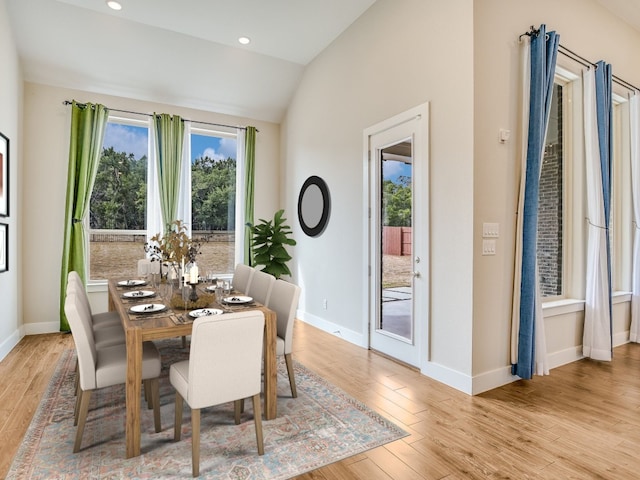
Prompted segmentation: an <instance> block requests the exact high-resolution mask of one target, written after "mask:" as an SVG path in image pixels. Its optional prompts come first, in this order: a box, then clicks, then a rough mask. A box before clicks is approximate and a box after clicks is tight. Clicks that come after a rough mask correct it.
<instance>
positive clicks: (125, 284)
mask: <svg viewBox="0 0 640 480" xmlns="http://www.w3.org/2000/svg"><path fill="white" fill-rule="evenodd" d="M146 284H147V282H145V281H144V280H122V281H120V282H118V285H120V286H121V287H139V286H141V285H146Z"/></svg>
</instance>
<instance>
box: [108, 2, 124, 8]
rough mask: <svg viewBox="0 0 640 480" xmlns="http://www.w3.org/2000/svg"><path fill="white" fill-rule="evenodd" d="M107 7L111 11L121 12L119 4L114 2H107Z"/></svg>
mask: <svg viewBox="0 0 640 480" xmlns="http://www.w3.org/2000/svg"><path fill="white" fill-rule="evenodd" d="M107 5H108V6H109V8H111V9H112V10H122V5H121V4H120V2H116V0H107Z"/></svg>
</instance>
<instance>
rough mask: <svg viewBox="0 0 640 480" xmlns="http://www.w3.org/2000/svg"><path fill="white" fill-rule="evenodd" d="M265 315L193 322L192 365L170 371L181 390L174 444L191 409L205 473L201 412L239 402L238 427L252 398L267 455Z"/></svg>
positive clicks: (195, 460) (194, 457)
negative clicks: (264, 425) (243, 408)
mask: <svg viewBox="0 0 640 480" xmlns="http://www.w3.org/2000/svg"><path fill="white" fill-rule="evenodd" d="M263 337H264V314H263V313H262V312H261V311H259V310H252V311H247V312H237V313H229V314H224V315H215V316H210V317H200V318H198V319H196V320H195V321H194V322H193V330H192V332H191V350H190V352H189V360H184V361H182V362H177V363H174V364H173V365H171V368H170V369H169V380H170V381H171V384H172V385H173V386H174V388H175V389H176V408H175V425H174V439H175V440H176V441H178V440H180V435H181V430H182V409H183V402H184V401H186V402H187V404H188V405H189V406H190V407H191V436H192V439H191V462H192V473H193V476H194V477H197V476H198V475H199V474H200V409H201V408H205V407H210V406H214V405H220V404H222V403H227V402H231V401H233V402H234V417H235V423H236V425H237V424H239V423H240V401H241V400H244V399H245V398H248V397H252V399H253V419H254V422H255V429H256V440H257V443H258V454H259V455H263V454H264V445H263V440H262V413H261V407H260V390H261V373H260V372H261V370H260V368H261V364H262V341H263Z"/></svg>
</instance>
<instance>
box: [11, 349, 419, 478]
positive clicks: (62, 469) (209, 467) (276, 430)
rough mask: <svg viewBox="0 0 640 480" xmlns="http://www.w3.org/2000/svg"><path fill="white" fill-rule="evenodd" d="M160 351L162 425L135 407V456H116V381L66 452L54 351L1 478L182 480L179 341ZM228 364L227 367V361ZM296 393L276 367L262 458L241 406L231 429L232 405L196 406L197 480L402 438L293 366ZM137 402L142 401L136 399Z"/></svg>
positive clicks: (67, 427)
mask: <svg viewBox="0 0 640 480" xmlns="http://www.w3.org/2000/svg"><path fill="white" fill-rule="evenodd" d="M156 344H157V345H158V346H159V348H160V351H161V354H162V363H163V368H162V376H161V379H160V403H161V414H162V427H163V430H162V431H161V432H160V433H155V432H154V428H153V412H152V410H147V409H146V407H143V411H142V422H141V423H142V442H141V450H142V455H140V456H139V457H135V458H130V459H125V442H124V395H125V392H124V386H119V387H111V388H106V389H101V390H99V391H98V392H95V393H94V394H93V395H92V399H91V404H90V407H89V408H90V410H89V415H88V418H87V424H86V427H85V432H84V436H83V440H82V449H81V451H80V452H79V453H77V454H74V453H72V451H73V442H74V439H75V433H76V428H75V427H74V426H73V407H74V400H75V397H74V378H75V373H74V367H75V352H74V351H72V350H69V351H67V352H65V353H64V354H63V355H62V358H61V359H60V361H59V364H58V366H57V368H56V371H55V373H54V375H53V377H52V379H51V382H50V384H49V387H48V389H47V391H46V393H45V394H44V396H43V399H42V402H41V404H40V406H39V407H38V410H37V411H36V414H35V415H34V418H33V420H32V422H31V425H30V426H29V429H28V431H27V434H26V436H25V439H24V441H23V443H22V445H21V447H20V449H19V451H18V453H17V454H16V456H15V458H14V461H13V464H12V466H11V468H10V470H9V473H8V476H7V478H9V479H21V480H22V479H34V480H35V479H72V478H82V479H85V478H90V479H116V478H128V479H129V478H140V479H144V478H154V479H155V478H179V477H183V478H190V477H191V417H190V410H189V408H188V406H187V405H186V404H185V411H184V416H183V423H182V440H181V441H179V442H174V441H173V416H174V403H175V391H174V390H173V387H171V385H170V383H169V379H168V369H169V366H170V365H171V363H173V362H176V361H179V360H182V359H186V358H188V350H186V349H183V348H182V344H181V341H180V340H179V339H176V340H163V341H160V342H156ZM230 368H231V366H230ZM295 375H296V382H297V387H298V398H292V397H291V391H290V390H289V380H288V377H287V373H286V368H285V366H284V363H279V365H278V417H277V418H276V419H274V420H269V421H263V430H264V446H265V454H264V455H263V456H259V455H258V454H257V447H256V438H255V428H254V422H253V412H252V409H251V402H250V401H247V402H245V406H246V410H245V412H244V413H243V416H242V422H241V424H240V425H235V423H234V421H233V404H232V403H229V404H226V405H220V406H217V407H212V408H207V409H203V410H202V415H201V447H200V478H208V479H222V478H224V479H231V480H253V479H269V480H277V479H286V478H291V477H294V476H296V475H300V474H303V473H305V472H308V471H310V470H315V469H317V468H319V467H322V466H324V465H327V464H330V463H333V462H337V461H339V460H342V459H344V458H347V457H349V456H352V455H356V454H358V453H362V452H364V451H366V450H369V449H371V448H375V447H377V446H380V445H383V444H385V443H388V442H392V441H394V440H397V439H399V438H402V437H404V436H406V435H407V434H406V432H404V431H403V430H402V429H400V428H398V427H397V426H396V425H394V424H393V423H391V422H389V421H388V420H386V419H385V418H383V417H382V416H380V415H378V414H377V413H375V412H373V411H371V410H370V409H369V408H367V407H366V406H364V405H363V404H361V403H360V402H358V401H356V400H355V399H353V398H351V397H350V396H349V395H347V394H346V393H345V392H343V391H342V390H340V389H339V388H337V387H335V386H334V385H331V384H330V383H328V382H327V381H325V380H324V379H323V378H321V377H319V376H318V375H316V374H315V373H313V372H311V371H310V370H308V369H307V368H305V367H304V366H303V365H301V364H300V363H297V362H295ZM145 405H146V404H145Z"/></svg>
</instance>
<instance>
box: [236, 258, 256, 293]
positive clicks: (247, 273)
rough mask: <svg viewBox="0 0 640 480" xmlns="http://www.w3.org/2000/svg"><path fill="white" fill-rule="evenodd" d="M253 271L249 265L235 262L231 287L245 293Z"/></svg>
mask: <svg viewBox="0 0 640 480" xmlns="http://www.w3.org/2000/svg"><path fill="white" fill-rule="evenodd" d="M254 271H255V269H254V268H253V267H250V266H249V265H245V264H244V263H239V264H237V265H236V268H235V270H234V271H233V279H232V280H231V284H232V285H233V289H234V290H236V291H238V292H242V293H247V292H248V291H249V285H250V284H251V279H252V278H253V272H254Z"/></svg>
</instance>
